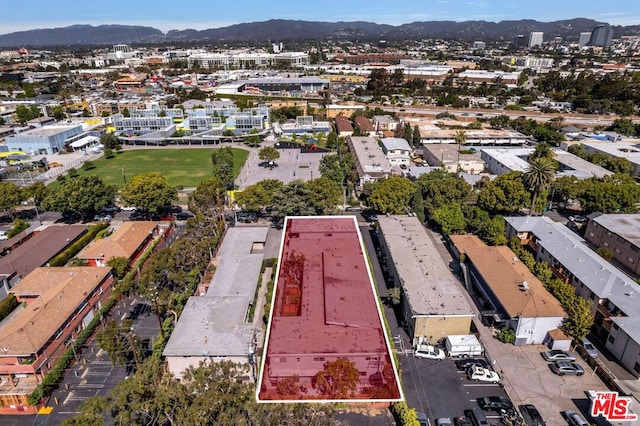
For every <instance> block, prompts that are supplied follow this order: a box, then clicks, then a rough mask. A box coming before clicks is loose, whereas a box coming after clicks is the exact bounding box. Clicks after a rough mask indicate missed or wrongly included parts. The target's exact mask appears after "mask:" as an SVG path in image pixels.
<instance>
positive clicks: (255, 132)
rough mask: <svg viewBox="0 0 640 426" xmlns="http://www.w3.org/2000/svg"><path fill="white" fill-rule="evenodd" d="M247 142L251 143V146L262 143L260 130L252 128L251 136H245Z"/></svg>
mask: <svg viewBox="0 0 640 426" xmlns="http://www.w3.org/2000/svg"><path fill="white" fill-rule="evenodd" d="M245 142H246V143H248V144H249V146H252V147H256V146H258V145H260V142H262V139H260V136H259V135H258V130H257V129H252V130H251V133H250V134H249V136H247V137H246V138H245Z"/></svg>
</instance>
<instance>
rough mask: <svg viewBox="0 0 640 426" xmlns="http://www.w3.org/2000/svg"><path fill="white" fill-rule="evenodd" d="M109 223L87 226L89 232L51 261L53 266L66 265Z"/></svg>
mask: <svg viewBox="0 0 640 426" xmlns="http://www.w3.org/2000/svg"><path fill="white" fill-rule="evenodd" d="M108 226H109V224H108V223H98V224H95V225H93V226H90V227H88V228H87V233H86V234H84V235H83V236H82V237H80V238H79V239H78V240H77V241H76V242H75V243H73V244H71V245H70V246H69V247H67V248H66V249H65V250H64V251H62V252H60V253H59V254H58V255H57V256H55V257H54V258H53V259H51V260H50V261H49V265H51V266H64V265H66V264H67V262H68V261H69V260H71V259H72V258H73V256H75V255H76V254H78V252H79V251H80V250H82V249H83V248H84V247H85V246H86V245H87V244H89V243H90V242H91V241H93V239H94V238H95V237H96V235H98V233H99V232H100V231H102V230H103V229H105V228H106V227H108Z"/></svg>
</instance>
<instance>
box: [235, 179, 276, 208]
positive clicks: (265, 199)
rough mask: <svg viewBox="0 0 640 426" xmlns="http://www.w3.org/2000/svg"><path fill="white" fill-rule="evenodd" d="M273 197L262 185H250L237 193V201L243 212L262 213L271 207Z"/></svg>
mask: <svg viewBox="0 0 640 426" xmlns="http://www.w3.org/2000/svg"><path fill="white" fill-rule="evenodd" d="M271 200H272V196H271V195H270V194H269V193H268V192H267V191H266V190H265V189H264V187H263V186H262V185H259V184H255V185H250V186H248V187H246V188H245V189H243V190H242V191H238V192H236V193H235V201H236V204H237V205H238V206H240V207H241V208H242V210H246V211H251V212H256V213H257V212H260V211H262V209H264V208H265V207H267V206H270V205H271Z"/></svg>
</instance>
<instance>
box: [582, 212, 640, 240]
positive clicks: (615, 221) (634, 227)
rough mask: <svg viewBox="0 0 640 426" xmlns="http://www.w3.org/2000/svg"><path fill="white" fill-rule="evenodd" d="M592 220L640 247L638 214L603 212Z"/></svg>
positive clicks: (639, 220) (639, 218)
mask: <svg viewBox="0 0 640 426" xmlns="http://www.w3.org/2000/svg"><path fill="white" fill-rule="evenodd" d="M592 220H593V221H594V222H596V223H597V224H598V225H600V226H602V227H603V228H604V229H606V230H609V231H611V232H612V233H614V234H616V235H618V236H620V237H622V238H624V239H625V240H627V241H629V242H630V243H631V244H633V245H635V246H636V247H640V214H603V215H600V216H598V217H595V218H593V219H592Z"/></svg>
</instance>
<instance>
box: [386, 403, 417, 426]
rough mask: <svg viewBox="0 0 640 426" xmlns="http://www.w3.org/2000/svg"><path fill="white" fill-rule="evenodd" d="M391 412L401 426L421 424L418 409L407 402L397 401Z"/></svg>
mask: <svg viewBox="0 0 640 426" xmlns="http://www.w3.org/2000/svg"><path fill="white" fill-rule="evenodd" d="M391 412H392V413H393V417H394V418H395V419H396V423H397V424H398V425H399V426H420V422H419V421H418V415H417V414H416V410H415V409H413V408H409V407H408V406H407V403H406V402H396V403H395V404H393V405H392V406H391Z"/></svg>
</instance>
